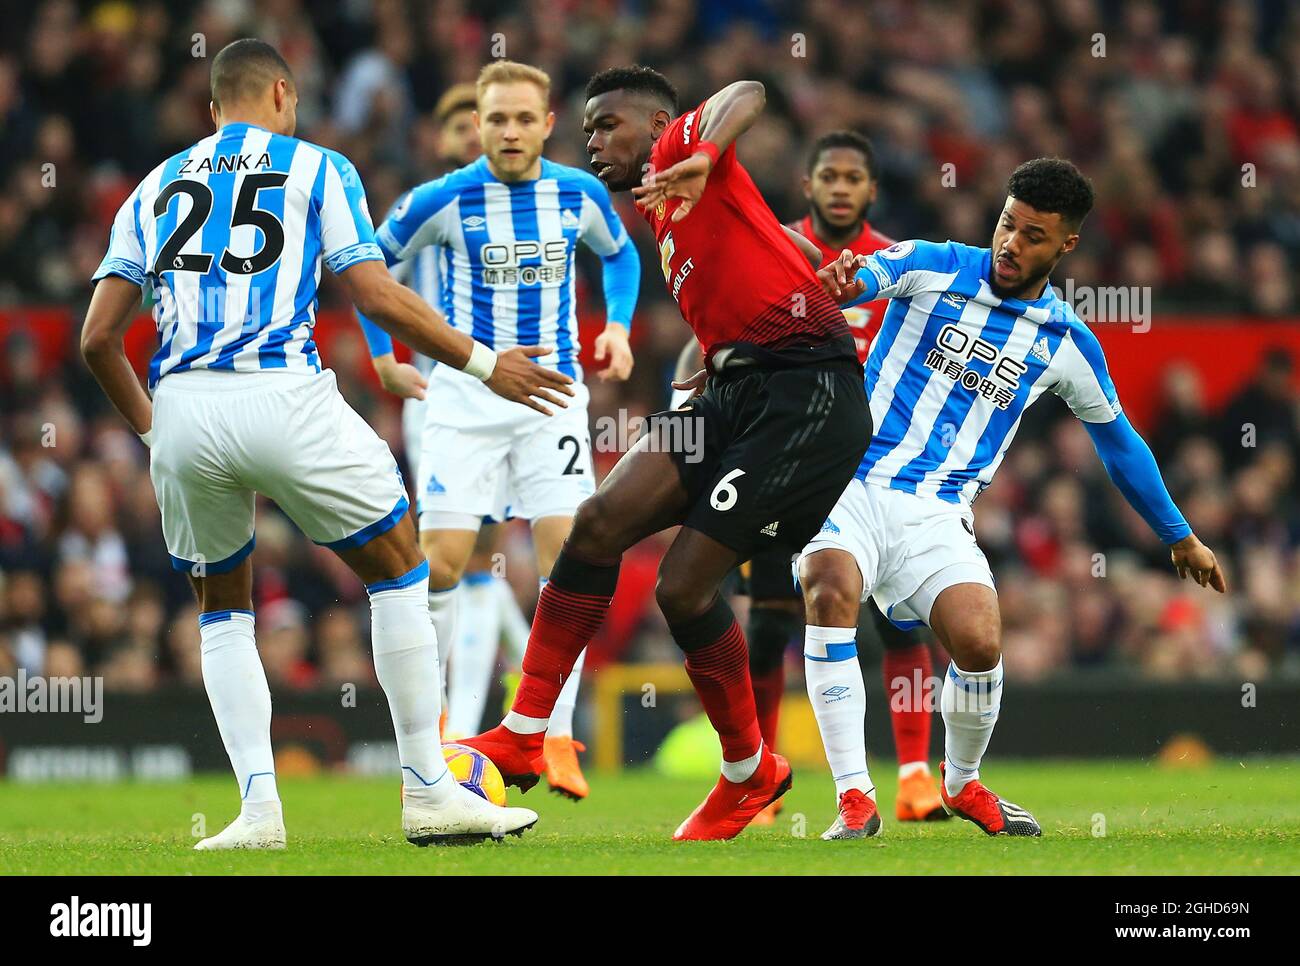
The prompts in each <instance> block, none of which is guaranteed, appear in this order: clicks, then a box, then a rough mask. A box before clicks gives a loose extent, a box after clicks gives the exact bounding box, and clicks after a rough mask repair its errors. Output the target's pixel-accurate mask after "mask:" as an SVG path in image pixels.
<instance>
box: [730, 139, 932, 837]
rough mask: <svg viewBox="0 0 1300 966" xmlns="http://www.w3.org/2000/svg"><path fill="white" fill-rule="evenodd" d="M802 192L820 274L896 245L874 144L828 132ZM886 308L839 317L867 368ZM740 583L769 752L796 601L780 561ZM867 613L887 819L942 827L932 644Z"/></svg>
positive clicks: (755, 565) (796, 633)
mask: <svg viewBox="0 0 1300 966" xmlns="http://www.w3.org/2000/svg"><path fill="white" fill-rule="evenodd" d="M803 189H804V197H805V198H807V199H808V214H807V215H805V216H804V217H803V218H801V219H799V220H798V221H797V222H793V223H791V224H789V225H787V227H788V228H791V229H793V230H794V231H797V232H798V233H799V234H800V235H802V236H803V237H804V238H807V239H808V240H809V241H811V242H812V243H813V244H814V245H816V246H817V249H818V254H819V256H820V257H819V261H818V264H819V265H824V264H826V263H827V262H830V261H833V260H834V259H836V258H838V257H839V255H840V253H841V252H842V251H844V250H845V249H848V250H849V251H851V252H853V254H855V255H870V254H873V253H874V252H877V251H879V250H880V249H882V248H888V247H889V246H890V245H892V244H894V239H892V238H890V237H888V236H887V235H882V234H881V233H880V232H878V231H876V230H875V229H874V228H872V226H871V223H870V222H869V221H868V220H867V213H868V211H869V209H870V208H871V205H872V203H873V202H874V201H875V200H876V191H877V169H876V157H875V152H874V151H873V149H872V146H871V142H870V141H868V140H867V139H866V138H865V137H863V136H862V135H861V134H859V133H857V132H856V131H832V132H830V133H829V134H824V135H822V137H820V138H818V139H817V141H816V143H815V144H814V145H813V148H812V151H811V152H810V153H809V156H808V173H807V175H806V176H805V177H804V184H803ZM888 304H889V300H888V299H877V300H875V301H873V302H866V303H864V304H862V305H857V306H853V307H852V308H848V309H845V310H844V318H845V319H846V320H847V321H848V324H849V329H850V330H851V331H852V332H853V341H854V343H855V345H856V347H857V351H858V358H859V359H860V360H861V361H862V362H864V363H865V362H866V358H867V350H868V349H869V348H870V346H871V340H872V339H874V338H875V335H876V332H877V331H879V329H880V320H881V319H882V318H883V317H884V314H885V307H886V306H887V305H888ZM747 583H748V589H749V594H750V598H751V600H752V604H751V607H750V613H749V624H748V628H747V630H748V638H749V673H750V677H751V678H752V679H753V682H754V701H755V705H756V706H757V710H758V722H759V726H760V728H761V729H762V732H763V740H764V741H765V742H767V744H768V745H769V746H771V747H773V748H774V747H776V730H777V721H778V718H779V716H780V711H781V698H782V697H783V695H784V694H785V651H786V648H787V646H788V645H789V643H790V641H792V640H794V639H796V638H797V639H799V640H800V641H801V642H802V634H803V622H804V621H803V601H802V599H801V597H800V594H799V591H798V590H797V589H796V588H795V586H794V580H793V578H792V575H791V572H790V559H789V557H788V556H786V555H784V554H782V553H776V552H772V551H768V552H766V553H761V554H757V555H756V556H755V557H754V559H753V560H752V561H751V562H750V565H749V568H748V574H747ZM868 611H869V613H870V614H871V617H872V620H873V622H874V623H875V626H876V631H877V633H878V634H879V635H880V639H881V642H882V643H883V645H884V649H885V656H884V661H883V663H882V672H883V675H884V679H885V691H886V693H887V694H888V695H889V717H890V723H891V724H892V725H893V731H894V747H895V750H896V752H897V756H898V766H899V768H898V796H897V798H896V799H895V805H894V813H895V815H896V816H897V817H898V819H899V821H903V822H908V821H935V820H940V819H946V818H947V817H948V813H947V812H946V811H944V808H943V801H942V799H940V797H939V789H938V787H937V786H936V785H935V783H934V779H933V778H932V777H931V775H930V766H929V750H930V711H929V709H928V708H927V707H926V706H925V702H924V701H923V700H922V697H923V695H924V694H925V688H924V686H923V685H924V682H926V681H928V680H929V678H930V675H931V672H932V668H931V662H930V647H929V644H928V643H926V642H925V641H923V640H922V641H919V640H917V639H916V635H917V634H923V633H924V632H923V631H912V632H908V631H903V630H901V629H899V628H898V627H895V626H894V625H893V624H892V623H890V622H889V621H888V620H886V619H885V617H884V615H882V614H881V613H880V611H879V610H878V609H877V608H876V607H874V606H872V607H870V608H868ZM779 808H780V802H775V803H773V805H772V806H771V807H770V808H768V809H765V810H764V811H763V812H762V813H760V815H759V816H758V818H757V819H756V820H755V821H756V823H757V824H771V822H773V821H774V820H775V815H776V812H777V811H778V810H779Z"/></svg>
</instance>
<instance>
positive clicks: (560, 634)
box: [511, 548, 618, 718]
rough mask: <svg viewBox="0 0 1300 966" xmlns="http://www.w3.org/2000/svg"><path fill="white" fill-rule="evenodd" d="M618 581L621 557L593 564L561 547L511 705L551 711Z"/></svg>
mask: <svg viewBox="0 0 1300 966" xmlns="http://www.w3.org/2000/svg"><path fill="white" fill-rule="evenodd" d="M617 584H618V563H614V564H613V565H612V566H611V565H604V564H594V563H590V562H588V561H585V560H582V559H580V558H578V557H575V556H574V555H573V553H572V552H571V551H569V550H568V549H567V548H565V549H562V550H561V551H560V555H559V556H558V557H557V558H556V560H555V565H554V566H553V567H552V568H551V576H550V579H549V580H547V582H546V586H545V587H543V588H542V594H541V597H539V598H538V600H537V613H536V614H535V615H534V616H533V627H532V630H531V631H530V632H529V634H528V647H527V648H526V649H525V650H524V661H523V677H522V678H521V679H520V682H519V690H518V692H516V694H515V701H514V704H513V705H512V706H511V710H512V711H514V712H516V713H518V714H522V715H527V716H528V717H530V718H549V717H550V716H551V710H552V709H553V708H554V707H555V700H556V698H558V697H559V696H560V688H562V687H563V686H564V681H565V679H566V678H567V677H568V676H569V672H570V671H572V670H573V664H574V662H575V661H576V660H577V659H578V655H579V654H580V653H581V652H582V649H583V648H584V647H586V646H587V645H588V644H590V643H591V639H592V638H593V637H595V636H596V631H598V630H599V629H600V625H601V623H602V622H603V621H604V620H605V614H606V613H607V612H608V611H609V604H610V601H612V600H613V599H614V588H615V586H616V585H617Z"/></svg>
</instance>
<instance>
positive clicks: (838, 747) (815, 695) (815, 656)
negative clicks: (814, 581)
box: [803, 626, 876, 801]
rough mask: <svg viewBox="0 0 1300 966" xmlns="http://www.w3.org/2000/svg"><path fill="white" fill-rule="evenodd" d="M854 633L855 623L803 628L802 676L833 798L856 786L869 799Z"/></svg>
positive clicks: (863, 693)
mask: <svg viewBox="0 0 1300 966" xmlns="http://www.w3.org/2000/svg"><path fill="white" fill-rule="evenodd" d="M856 635H857V628H856V627H812V626H809V627H806V628H804V645H803V667H804V678H805V680H806V681H807V684H808V698H809V700H810V701H811V702H812V706H813V714H814V715H816V716H817V728H818V729H819V730H820V731H821V734H822V744H823V745H824V746H825V748H826V761H827V762H828V763H829V764H830V766H831V776H832V777H833V778H834V779H835V795H836V798H838V797H839V796H840V795H842V794H844V793H845V792H846V791H848V790H849V789H850V788H856V789H858V790H859V791H861V792H863V793H865V794H866V795H867V796H868V797H869V798H871V799H872V801H874V800H875V797H876V786H875V785H873V784H872V783H871V773H870V772H869V771H867V740H866V719H867V688H866V685H865V684H864V683H863V680H862V666H861V665H860V664H858V645H857V641H856Z"/></svg>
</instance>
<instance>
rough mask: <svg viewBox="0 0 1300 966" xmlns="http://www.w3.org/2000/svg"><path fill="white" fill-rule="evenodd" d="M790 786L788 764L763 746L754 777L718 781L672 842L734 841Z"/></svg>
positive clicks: (674, 834) (680, 827)
mask: <svg viewBox="0 0 1300 966" xmlns="http://www.w3.org/2000/svg"><path fill="white" fill-rule="evenodd" d="M792 783H793V775H792V773H791V771H790V764H789V762H787V761H786V760H785V759H784V758H782V757H781V756H780V755H778V754H776V752H773V751H769V750H768V748H767V745H764V746H763V757H762V758H760V759H759V761H758V768H756V769H755V770H754V774H753V775H751V776H750V777H749V778H748V779H747V780H745V781H743V782H729V781H727V779H725V778H722V777H719V778H718V784H717V785H715V786H714V787H713V791H711V792H709V797H708V798H706V799H705V800H704V801H703V802H701V803H700V804H699V806H698V807H697V808H696V809H695V811H693V812H691V814H690V816H689V817H688V818H687V819H686V821H684V822H682V824H681V825H679V826H677V831H676V832H674V833H673V841H675V842H687V841H710V840H721V839H734V838H735V837H736V836H737V835H739V834H740V833H741V832H743V831H744V829H745V826H746V825H748V824H749V823H750V822H751V821H752V820H753V818H754V816H755V815H757V814H758V813H759V812H761V811H762V810H763V809H765V808H767V806H768V805H770V804H771V803H772V802H774V801H776V800H777V799H778V798H780V797H781V796H782V795H784V794H785V793H786V792H788V791H789V790H790V785H791V784H792Z"/></svg>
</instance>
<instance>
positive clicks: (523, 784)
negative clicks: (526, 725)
mask: <svg viewBox="0 0 1300 966" xmlns="http://www.w3.org/2000/svg"><path fill="white" fill-rule="evenodd" d="M545 738H546V732H544V731H539V732H537V734H535V735H521V734H518V733H517V732H514V731H511V730H510V729H509V728H507V727H506V726H505V725H503V724H499V725H497V726H496V727H495V728H493V729H491V730H490V731H485V732H483V733H482V734H481V735H475V736H474V737H473V738H461V739H460V740H459V741H458V742H456V743H457V744H458V745H468V746H469V747H471V748H473V749H474V750H476V751H480V752H482V753H483V754H484V755H486V756H487V757H488V760H489V761H491V762H492V764H494V765H496V766H497V771H499V772H501V777H502V778H503V779H505V783H506V787H507V788H508V787H510V786H511V785H514V786H515V787H516V788H518V789H519V791H520V792H526V791H528V789H530V788H532V787H533V786H534V785H536V784H537V782H538V779H540V778H541V777H542V772H544V771H545V770H546V753H545Z"/></svg>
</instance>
